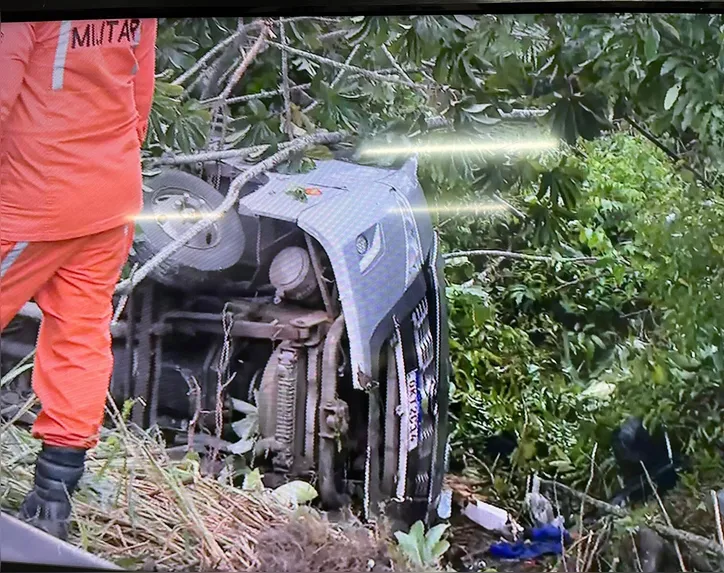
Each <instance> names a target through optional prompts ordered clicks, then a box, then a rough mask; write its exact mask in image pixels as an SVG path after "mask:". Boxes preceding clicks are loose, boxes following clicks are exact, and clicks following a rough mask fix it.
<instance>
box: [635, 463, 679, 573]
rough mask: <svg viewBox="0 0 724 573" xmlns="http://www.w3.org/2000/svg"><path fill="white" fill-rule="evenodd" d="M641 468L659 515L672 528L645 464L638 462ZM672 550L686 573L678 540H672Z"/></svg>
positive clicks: (672, 525)
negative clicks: (654, 498) (658, 509)
mask: <svg viewBox="0 0 724 573" xmlns="http://www.w3.org/2000/svg"><path fill="white" fill-rule="evenodd" d="M640 464H641V467H642V468H643V470H644V474H646V480H647V481H648V482H649V487H651V491H653V492H654V496H656V501H657V502H658V504H659V508H661V513H662V514H663V516H664V519H665V520H666V525H668V526H669V527H671V528H673V527H674V524H673V523H672V522H671V518H670V517H669V513H668V512H667V511H666V507H664V502H663V501H662V500H661V496H660V495H659V490H658V488H657V487H656V486H655V485H654V482H653V481H652V480H651V476H650V475H649V470H648V468H647V467H646V464H645V463H644V462H643V461H640ZM674 549H676V556H677V557H678V558H679V565H680V566H681V570H682V571H686V565H684V556H683V555H682V554H681V547H679V542H678V540H674Z"/></svg>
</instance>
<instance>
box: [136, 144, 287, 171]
mask: <svg viewBox="0 0 724 573" xmlns="http://www.w3.org/2000/svg"><path fill="white" fill-rule="evenodd" d="M290 145H291V142H289V141H284V142H282V143H280V144H279V149H286V148H287V147H289V146H290ZM268 148H269V145H267V144H265V145H254V146H253V147H240V148H239V149H225V150H223V151H204V152H202V153H192V154H190V155H176V156H171V157H159V158H157V159H152V160H150V161H149V162H148V165H149V166H150V167H159V166H163V165H188V164H191V163H205V162H207V161H219V160H222V159H232V158H235V157H238V158H244V157H249V156H250V155H255V154H257V153H262V152H263V151H265V150H267V149H268Z"/></svg>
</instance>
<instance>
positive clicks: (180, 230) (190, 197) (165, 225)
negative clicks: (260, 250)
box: [131, 170, 245, 290]
mask: <svg viewBox="0 0 724 573" xmlns="http://www.w3.org/2000/svg"><path fill="white" fill-rule="evenodd" d="M146 185H147V187H148V189H149V190H148V191H147V192H144V194H143V195H144V197H143V213H142V216H141V217H139V218H138V220H137V224H136V237H135V240H134V243H133V250H132V252H131V259H132V260H133V261H134V262H137V263H139V264H144V263H146V262H147V261H148V260H150V259H151V258H152V257H153V256H154V255H156V254H157V253H158V252H159V251H160V250H161V249H162V248H163V247H165V246H166V245H168V244H169V243H171V242H173V241H174V240H175V239H177V238H178V237H180V236H181V235H183V234H184V233H185V232H186V231H187V230H188V229H190V228H191V227H192V226H193V225H194V224H195V223H197V222H198V221H199V220H200V219H201V218H203V217H204V216H205V215H207V214H209V213H211V212H212V211H213V210H214V209H216V208H217V207H219V205H221V203H222V201H223V200H224V196H223V195H222V194H221V193H219V192H218V191H217V190H216V189H214V188H213V187H212V186H211V185H209V184H208V183H206V182H205V181H204V180H203V179H199V178H198V177H195V176H193V175H190V174H188V173H184V172H183V171H177V170H169V171H164V172H163V173H161V174H159V175H157V176H155V177H153V178H151V179H149V180H147V181H146ZM244 245H245V236H244V230H243V228H242V224H241V219H240V218H239V215H238V214H237V213H236V212H235V211H233V210H232V211H229V212H227V213H226V214H225V215H224V216H223V217H221V218H220V219H218V220H217V221H214V223H213V224H212V226H211V227H209V228H208V229H207V230H206V231H204V232H201V233H199V234H198V235H196V236H195V237H194V238H193V239H191V240H190V241H189V242H188V243H186V244H185V245H184V246H182V247H181V248H180V249H179V250H178V251H177V252H176V253H175V254H173V255H172V256H170V257H169V258H168V259H166V260H165V261H163V262H162V263H161V264H160V265H159V266H157V267H156V268H155V269H154V270H153V271H152V272H151V273H150V274H149V276H150V277H151V278H152V279H153V280H156V281H157V282H160V283H162V284H164V285H166V286H170V287H174V288H178V289H183V290H191V289H194V288H198V287H200V286H203V285H206V284H210V283H213V282H214V281H217V280H218V279H219V278H221V276H222V274H223V271H226V270H228V269H230V268H231V267H233V266H234V265H236V264H237V263H238V262H239V260H240V259H241V255H242V253H243V251H244Z"/></svg>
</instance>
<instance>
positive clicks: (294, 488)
mask: <svg viewBox="0 0 724 573" xmlns="http://www.w3.org/2000/svg"><path fill="white" fill-rule="evenodd" d="M318 495H319V494H318V493H317V490H316V489H314V488H313V487H312V486H311V485H310V484H309V483H307V482H305V481H292V482H289V483H286V484H284V485H282V486H279V487H278V488H276V489H275V490H274V497H276V498H277V499H278V500H279V501H281V502H282V503H286V504H290V505H302V504H305V503H308V502H310V501H312V500H314V499H316V498H317V496H318Z"/></svg>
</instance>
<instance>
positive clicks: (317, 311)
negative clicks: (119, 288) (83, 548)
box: [2, 159, 449, 523]
mask: <svg viewBox="0 0 724 573" xmlns="http://www.w3.org/2000/svg"><path fill="white" fill-rule="evenodd" d="M246 167H247V166H245V165H244V164H242V163H241V162H239V161H236V160H233V159H230V160H224V161H221V162H214V163H213V164H211V163H210V164H206V165H205V166H204V168H203V172H202V176H201V177H197V176H195V175H192V174H190V173H187V172H184V171H181V170H175V169H171V170H166V171H163V172H161V173H160V174H157V175H155V176H153V177H150V178H148V179H147V180H146V184H145V185H146V186H145V188H144V211H143V214H142V215H141V216H140V217H139V219H138V221H137V233H136V239H135V243H134V247H133V250H132V255H131V262H132V263H136V264H144V263H146V262H147V261H149V260H150V259H151V258H152V257H153V256H154V255H156V254H157V253H158V252H159V251H160V250H161V249H162V248H163V247H164V246H166V245H168V244H169V243H170V242H172V241H174V240H177V239H178V238H179V237H181V236H182V235H183V234H184V232H186V231H187V230H188V228H189V227H190V226H192V225H193V224H194V223H195V222H197V221H198V220H199V219H200V218H204V217H208V216H210V214H211V213H212V212H213V211H214V209H216V208H218V207H219V205H221V203H222V201H223V200H224V196H225V193H226V192H227V191H228V189H229V185H230V183H231V181H232V180H233V179H234V178H235V177H237V176H238V175H239V174H240V173H241V172H242V171H243V170H244V169H245V168H246ZM210 182H213V185H212V184H211V183H210ZM236 205H237V206H236V208H235V209H234V210H232V211H229V212H227V213H226V214H224V215H223V216H222V217H219V218H217V219H215V220H214V221H213V224H212V225H211V226H209V227H208V228H207V230H206V231H204V232H201V233H200V234H198V235H197V236H195V237H194V238H193V239H192V240H190V241H189V242H187V243H186V244H185V245H184V246H183V247H182V248H181V249H180V250H178V251H177V252H176V253H175V254H174V255H172V256H171V257H169V258H168V259H166V260H165V261H163V262H162V263H161V264H160V265H158V266H156V267H155V268H154V270H153V272H152V273H151V274H150V275H149V278H148V279H146V280H144V281H143V282H142V283H141V284H140V285H139V286H138V287H137V288H136V289H135V290H134V291H133V293H132V294H131V296H130V297H129V298H128V300H127V301H126V302H125V306H124V311H123V313H122V314H121V316H120V319H119V320H118V321H117V322H115V323H114V325H113V350H114V356H115V367H114V374H113V379H112V383H111V393H112V395H113V397H114V398H115V399H116V400H117V401H118V403H119V404H120V403H123V402H125V401H127V400H129V399H134V400H136V406H135V407H134V409H133V412H132V421H133V422H134V423H135V424H137V425H138V426H141V427H144V428H149V427H158V428H159V429H160V430H161V431H162V432H164V434H165V436H166V439H167V441H168V443H169V447H177V448H179V447H181V448H182V447H183V446H184V445H185V444H187V443H189V442H192V443H193V444H194V445H196V446H197V447H199V448H200V449H206V450H207V451H214V450H216V451H218V450H219V449H221V450H222V451H224V450H226V451H230V452H232V453H238V454H242V455H245V456H247V457H248V458H250V461H252V463H253V465H254V466H255V467H258V468H259V469H260V472H261V473H262V474H263V476H264V480H265V481H266V482H267V484H268V485H270V486H275V485H278V484H280V483H283V482H284V481H287V480H290V479H305V480H308V481H310V482H311V483H313V485H315V487H316V489H317V491H318V492H319V494H320V501H321V504H322V505H323V506H324V507H325V508H328V509H335V508H340V507H342V506H344V505H346V504H348V503H350V501H352V500H359V501H361V502H362V503H363V506H364V510H365V514H366V515H367V516H368V517H374V516H376V515H379V513H380V512H381V511H384V512H385V514H386V515H388V516H389V517H392V518H393V519H395V518H397V519H400V520H402V521H404V522H407V523H411V522H412V521H416V520H418V519H423V520H425V521H430V520H432V519H434V518H435V517H436V508H437V504H438V501H439V499H440V496H441V488H442V479H443V475H444V468H445V460H446V451H447V450H446V446H447V425H448V377H449V365H448V349H447V331H446V328H447V317H446V312H445V297H444V285H443V279H442V274H441V273H442V262H441V257H440V254H439V243H438V238H437V236H436V234H435V232H434V230H433V227H432V224H431V221H430V218H429V215H428V213H427V211H426V209H425V206H426V204H425V198H424V195H423V192H422V189H421V187H420V184H419V182H418V179H417V164H416V161H415V160H414V159H413V160H409V161H408V162H407V163H405V164H404V165H403V166H402V167H401V168H399V169H382V168H377V167H370V166H362V165H357V164H354V163H350V162H347V161H339V160H324V161H317V162H316V163H315V167H314V168H313V169H312V170H310V171H307V172H306V173H297V174H283V173H277V172H268V173H266V174H264V175H263V176H261V177H258V178H256V179H255V180H253V181H250V182H248V183H247V184H246V185H245V186H244V188H243V189H242V191H241V195H240V198H239V201H238V203H237V204H236ZM31 324H32V325H33V326H32V327H31V326H30V325H31ZM34 329H37V322H35V321H33V320H31V319H29V318H28V316H27V313H26V314H25V316H20V317H18V319H16V321H15V324H14V325H11V326H10V327H8V329H7V330H6V332H4V333H3V355H2V360H3V369H4V370H7V368H9V367H11V366H12V364H13V363H15V362H17V359H19V358H21V357H22V356H24V355H26V354H27V353H28V352H29V351H30V350H31V349H32V344H33V341H34V337H35V330H34ZM26 383H27V381H26ZM240 430H241V431H240ZM219 436H220V437H221V439H219Z"/></svg>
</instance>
